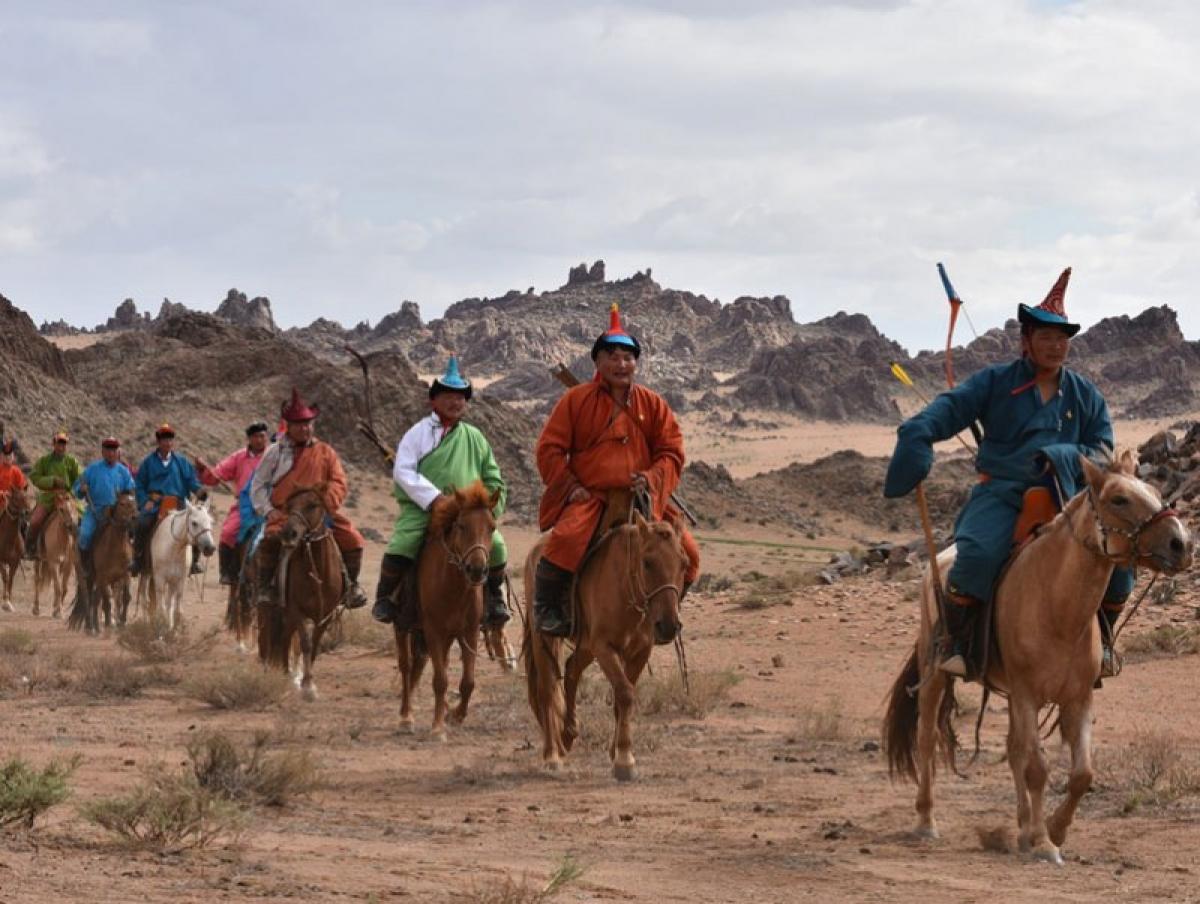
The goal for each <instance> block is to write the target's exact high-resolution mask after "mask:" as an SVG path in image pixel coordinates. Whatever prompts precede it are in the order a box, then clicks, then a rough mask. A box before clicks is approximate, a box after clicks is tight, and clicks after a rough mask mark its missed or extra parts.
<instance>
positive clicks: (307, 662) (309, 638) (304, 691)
mask: <svg viewBox="0 0 1200 904" xmlns="http://www.w3.org/2000/svg"><path fill="white" fill-rule="evenodd" d="M296 633H297V634H298V635H299V637H300V657H301V663H302V665H301V669H302V671H301V673H300V696H301V697H303V698H304V699H305V700H307V701H308V702H309V703H312V702H313V701H314V700H316V699H317V685H316V682H315V681H313V676H312V664H313V658H314V656H315V655H316V652H317V645H316V643H315V640H316V638H315V637H314V636H313V634H314V632H313V629H312V624H311V623H310V622H309V621H308V620H307V619H306V620H304V621H302V622H301V623H300V626H299V628H298V630H297V631H296Z"/></svg>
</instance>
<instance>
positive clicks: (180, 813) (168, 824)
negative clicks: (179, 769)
mask: <svg viewBox="0 0 1200 904" xmlns="http://www.w3.org/2000/svg"><path fill="white" fill-rule="evenodd" d="M79 813H80V815H81V816H82V817H83V818H84V819H86V820H87V821H88V822H91V823H93V824H95V825H98V826H100V828H102V829H105V830H106V831H108V832H111V833H112V834H114V835H116V836H117V837H118V838H119V839H121V840H122V841H124V842H126V843H127V844H129V845H132V846H134V847H147V848H153V849H156V850H185V849H188V848H202V847H207V846H208V845H210V844H212V843H213V842H214V841H216V840H217V839H218V838H220V837H222V836H225V837H227V838H229V839H230V840H233V841H236V840H237V838H238V837H239V836H240V835H241V832H242V829H243V828H244V827H245V824H246V812H245V811H244V810H243V809H242V808H241V807H239V806H238V805H237V804H235V803H233V802H231V801H229V800H226V799H225V798H223V797H221V796H220V795H218V794H215V793H213V792H212V791H209V790H208V789H206V788H202V787H201V786H200V785H199V784H198V783H197V782H196V780H195V778H193V777H192V776H189V775H184V776H171V775H167V774H165V773H161V772H160V773H158V774H152V775H151V776H150V777H149V779H148V780H147V781H146V782H145V783H143V784H142V785H140V786H138V787H137V788H134V789H133V791H131V792H130V793H129V794H126V795H122V796H119V797H107V798H102V799H100V800H96V801H92V802H91V803H87V804H84V805H83V806H82V807H80V809H79Z"/></svg>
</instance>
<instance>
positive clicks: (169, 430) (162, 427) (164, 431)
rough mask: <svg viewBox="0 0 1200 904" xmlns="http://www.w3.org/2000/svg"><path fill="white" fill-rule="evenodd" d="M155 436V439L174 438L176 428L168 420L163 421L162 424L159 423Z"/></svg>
mask: <svg viewBox="0 0 1200 904" xmlns="http://www.w3.org/2000/svg"><path fill="white" fill-rule="evenodd" d="M154 438H155V439H167V438H170V439H174V438H175V428H174V427H172V426H171V425H170V424H168V423H167V422H166V421H163V422H162V423H161V424H159V425H158V428H157V429H156V430H155V431H154Z"/></svg>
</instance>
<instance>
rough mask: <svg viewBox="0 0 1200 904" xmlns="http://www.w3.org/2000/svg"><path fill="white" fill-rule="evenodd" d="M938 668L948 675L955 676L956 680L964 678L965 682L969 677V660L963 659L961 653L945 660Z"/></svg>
mask: <svg viewBox="0 0 1200 904" xmlns="http://www.w3.org/2000/svg"><path fill="white" fill-rule="evenodd" d="M938 668H939V669H941V670H942V671H943V672H945V673H946V674H947V675H953V676H954V677H955V678H962V679H963V680H964V681H965V680H966V677H967V660H966V659H964V658H963V656H962V654H961V653H954V654H953V655H951V656H949V657H947V658H946V659H943V660H942V661H941V663H940V664H939V665H938Z"/></svg>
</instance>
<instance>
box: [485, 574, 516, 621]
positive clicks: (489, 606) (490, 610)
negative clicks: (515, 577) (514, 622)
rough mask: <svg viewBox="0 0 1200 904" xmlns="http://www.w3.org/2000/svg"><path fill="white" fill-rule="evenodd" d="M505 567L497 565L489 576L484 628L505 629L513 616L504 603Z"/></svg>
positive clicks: (486, 590)
mask: <svg viewBox="0 0 1200 904" xmlns="http://www.w3.org/2000/svg"><path fill="white" fill-rule="evenodd" d="M506 570H507V566H505V565H497V566H496V567H495V568H493V569H492V570H491V571H489V572H488V576H487V587H486V588H485V590H484V592H483V627H485V628H503V627H504V625H505V624H506V623H507V622H508V620H509V619H510V618H512V616H511V615H510V614H509V611H508V606H507V605H505V603H504V575H505V572H506Z"/></svg>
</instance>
